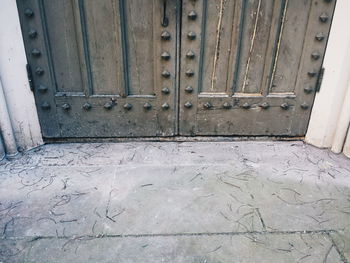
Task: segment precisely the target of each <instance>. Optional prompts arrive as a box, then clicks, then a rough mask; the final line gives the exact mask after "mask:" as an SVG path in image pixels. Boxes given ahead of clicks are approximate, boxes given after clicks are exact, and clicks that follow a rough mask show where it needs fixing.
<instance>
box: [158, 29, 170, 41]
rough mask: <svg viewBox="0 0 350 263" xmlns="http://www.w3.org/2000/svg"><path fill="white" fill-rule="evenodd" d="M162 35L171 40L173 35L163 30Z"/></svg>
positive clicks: (163, 38)
mask: <svg viewBox="0 0 350 263" xmlns="http://www.w3.org/2000/svg"><path fill="white" fill-rule="evenodd" d="M160 37H161V38H162V40H170V38H171V35H170V33H169V32H168V31H163V32H162V34H161V35H160Z"/></svg>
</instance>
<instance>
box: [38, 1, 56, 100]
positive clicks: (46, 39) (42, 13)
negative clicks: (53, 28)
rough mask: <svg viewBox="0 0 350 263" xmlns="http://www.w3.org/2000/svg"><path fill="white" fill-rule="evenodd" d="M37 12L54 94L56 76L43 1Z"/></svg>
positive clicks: (40, 2)
mask: <svg viewBox="0 0 350 263" xmlns="http://www.w3.org/2000/svg"><path fill="white" fill-rule="evenodd" d="M39 11H40V17H41V21H42V29H43V32H44V36H43V38H44V43H45V48H46V54H47V60H48V61H47V62H48V66H49V71H50V79H51V82H52V84H53V86H54V88H55V92H54V93H56V92H57V81H56V76H55V70H54V64H53V61H52V53H51V44H50V39H49V31H48V29H47V24H46V23H47V19H46V13H45V8H44V3H43V0H40V1H39Z"/></svg>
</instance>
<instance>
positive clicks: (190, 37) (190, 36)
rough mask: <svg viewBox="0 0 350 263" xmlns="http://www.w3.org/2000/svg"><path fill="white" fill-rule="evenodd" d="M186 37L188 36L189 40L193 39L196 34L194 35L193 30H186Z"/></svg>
mask: <svg viewBox="0 0 350 263" xmlns="http://www.w3.org/2000/svg"><path fill="white" fill-rule="evenodd" d="M187 37H188V39H190V40H195V39H196V37H197V35H196V33H195V32H193V31H190V32H188V34H187Z"/></svg>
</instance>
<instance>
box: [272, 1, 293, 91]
mask: <svg viewBox="0 0 350 263" xmlns="http://www.w3.org/2000/svg"><path fill="white" fill-rule="evenodd" d="M288 1H289V0H284V1H283V6H282V8H281V11H283V13H282V14H281V18H280V24H279V29H278V33H277V36H278V39H277V43H276V48H275V50H274V56H273V64H272V68H271V72H270V83H269V85H268V90H267V93H270V91H271V88H272V85H273V80H274V79H275V76H274V75H275V73H276V67H277V62H278V56H279V51H280V47H281V42H282V35H283V29H284V22H285V20H286V14H287V8H288Z"/></svg>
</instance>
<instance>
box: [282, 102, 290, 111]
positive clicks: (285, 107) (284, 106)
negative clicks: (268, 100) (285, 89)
mask: <svg viewBox="0 0 350 263" xmlns="http://www.w3.org/2000/svg"><path fill="white" fill-rule="evenodd" d="M280 107H281V108H282V109H283V110H288V109H289V105H288V103H286V102H284V103H282V104H281V106H280Z"/></svg>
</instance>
